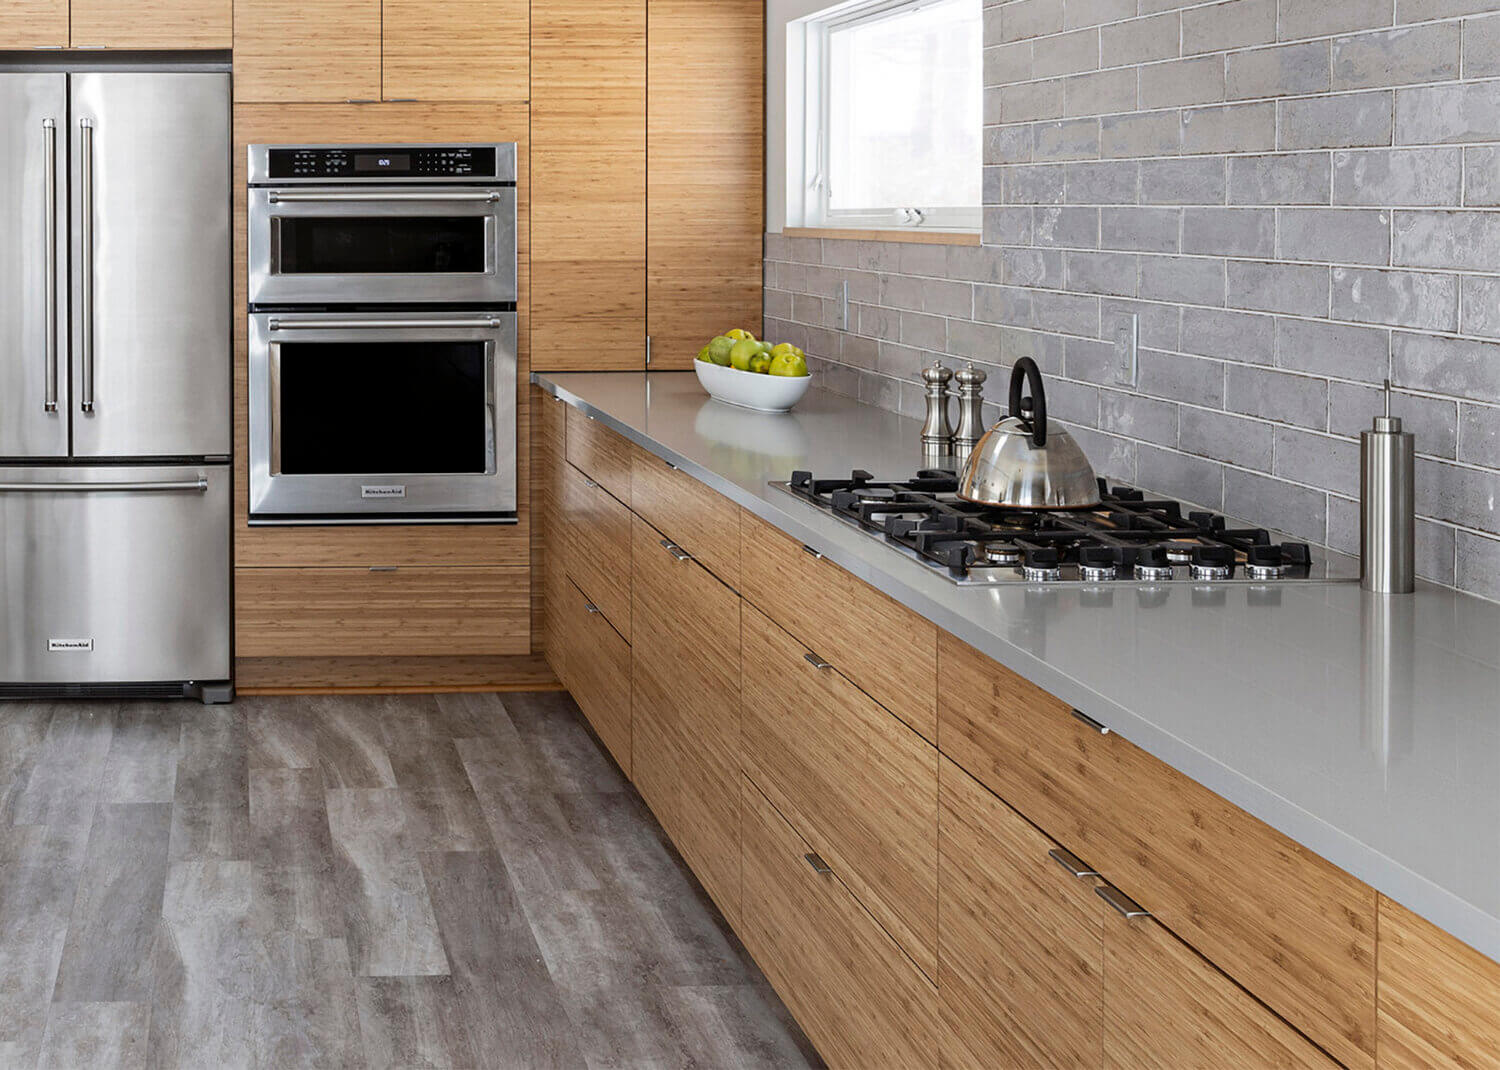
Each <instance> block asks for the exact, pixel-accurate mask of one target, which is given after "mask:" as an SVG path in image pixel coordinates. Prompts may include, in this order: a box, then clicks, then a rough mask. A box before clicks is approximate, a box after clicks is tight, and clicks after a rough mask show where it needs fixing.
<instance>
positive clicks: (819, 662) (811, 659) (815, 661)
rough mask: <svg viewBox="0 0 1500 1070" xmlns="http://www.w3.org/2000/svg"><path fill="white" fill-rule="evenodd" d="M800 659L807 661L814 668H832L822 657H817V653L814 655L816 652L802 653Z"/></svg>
mask: <svg viewBox="0 0 1500 1070" xmlns="http://www.w3.org/2000/svg"><path fill="white" fill-rule="evenodd" d="M802 660H803V661H805V662H807V663H808V664H809V665H811V666H812V667H813V668H814V669H819V670H822V669H831V668H833V666H832V665H830V664H828V662H826V661H824V660H823V659H822V658H820V657H818V655H816V654H803V655H802Z"/></svg>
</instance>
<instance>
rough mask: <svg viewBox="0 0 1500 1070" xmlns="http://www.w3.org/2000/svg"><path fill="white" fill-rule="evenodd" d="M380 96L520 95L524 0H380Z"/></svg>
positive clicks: (524, 87) (526, 33)
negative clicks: (382, 27) (381, 11)
mask: <svg viewBox="0 0 1500 1070" xmlns="http://www.w3.org/2000/svg"><path fill="white" fill-rule="evenodd" d="M384 10H385V15H384V31H385V32H384V35H383V41H382V48H381V56H382V60H381V85H382V88H383V90H384V94H385V99H386V100H497V101H522V100H525V99H526V98H527V96H528V95H529V94H530V78H529V69H528V63H529V55H528V52H529V48H530V18H531V5H530V4H529V3H528V2H527V0H442V3H438V4H434V3H433V2H432V0H384Z"/></svg>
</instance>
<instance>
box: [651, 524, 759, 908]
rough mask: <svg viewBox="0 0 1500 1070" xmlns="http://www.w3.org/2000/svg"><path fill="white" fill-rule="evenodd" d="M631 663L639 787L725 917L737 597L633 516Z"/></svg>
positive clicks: (735, 854) (734, 843)
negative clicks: (637, 729)
mask: <svg viewBox="0 0 1500 1070" xmlns="http://www.w3.org/2000/svg"><path fill="white" fill-rule="evenodd" d="M632 523H633V527H632V544H631V561H632V567H633V569H634V577H633V581H632V585H631V586H632V596H633V599H634V608H633V609H632V613H631V619H632V621H633V623H634V628H635V636H636V640H635V642H634V644H633V646H632V664H631V673H632V677H633V687H634V692H635V701H636V714H635V716H636V719H637V721H638V723H639V727H640V731H639V732H638V734H637V736H636V741H635V743H634V745H633V747H632V762H633V766H634V769H635V773H636V779H637V782H638V783H639V784H640V785H641V794H642V795H643V796H645V798H646V801H647V802H648V803H650V804H651V806H652V808H653V809H655V808H656V807H657V806H658V805H659V804H660V805H661V806H662V809H661V810H660V811H658V817H659V818H660V819H661V822H662V825H663V826H664V827H665V828H666V829H667V832H668V834H669V835H670V836H671V837H672V840H673V842H675V843H676V844H677V849H678V850H679V851H681V852H682V856H683V857H684V858H685V859H687V862H688V865H690V866H691V867H692V868H693V872H694V873H696V874H697V876H698V879H699V880H700V881H702V882H703V886H704V887H705V888H707V889H708V892H709V894H710V895H711V896H713V898H714V900H715V902H717V903H718V904H719V908H720V909H721V910H722V911H723V912H724V914H725V916H726V917H727V918H729V920H730V922H731V923H733V922H734V921H735V920H736V919H737V918H738V910H739V896H740V835H739V833H740V810H739V800H740V795H739V791H738V786H739V768H740V764H739V739H740V659H739V642H740V597H739V595H737V594H735V592H734V591H732V590H730V589H729V588H728V587H726V586H724V585H723V584H722V583H720V582H719V581H718V580H717V579H715V578H714V576H713V574H712V573H710V572H709V571H708V570H707V569H705V568H704V567H703V566H702V565H700V564H699V563H698V562H697V561H695V560H694V559H693V558H692V557H691V555H689V554H688V553H687V552H686V551H684V550H683V549H682V548H680V547H678V546H677V545H676V544H675V543H673V542H671V540H669V539H665V538H663V536H662V534H661V533H660V532H659V531H657V530H656V529H655V528H653V527H652V526H651V525H650V524H648V523H646V521H644V520H642V519H641V518H640V517H635V518H634V519H633V522H632Z"/></svg>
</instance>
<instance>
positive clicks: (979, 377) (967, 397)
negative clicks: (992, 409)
mask: <svg viewBox="0 0 1500 1070" xmlns="http://www.w3.org/2000/svg"><path fill="white" fill-rule="evenodd" d="M986 378H988V376H986V375H985V374H984V372H982V371H980V370H979V369H978V368H976V367H974V365H973V364H972V363H970V364H966V365H964V368H963V370H962V371H960V372H959V373H958V374H957V375H955V376H954V379H955V381H957V383H958V430H957V431H955V432H953V457H954V460H956V461H957V462H958V463H959V464H963V463H964V461H966V460H968V457H969V454H970V453H971V452H973V450H974V447H975V446H977V445H979V439H980V438H981V437H982V436H983V435H984V412H983V409H984V381H985V379H986Z"/></svg>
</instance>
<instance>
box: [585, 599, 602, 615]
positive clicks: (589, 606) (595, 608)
mask: <svg viewBox="0 0 1500 1070" xmlns="http://www.w3.org/2000/svg"><path fill="white" fill-rule="evenodd" d="M583 608H584V609H586V610H588V611H589V612H590V613H597V612H599V607H598V606H596V605H594V603H592V602H585V603H584V604H583Z"/></svg>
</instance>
